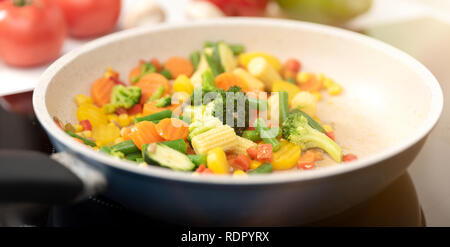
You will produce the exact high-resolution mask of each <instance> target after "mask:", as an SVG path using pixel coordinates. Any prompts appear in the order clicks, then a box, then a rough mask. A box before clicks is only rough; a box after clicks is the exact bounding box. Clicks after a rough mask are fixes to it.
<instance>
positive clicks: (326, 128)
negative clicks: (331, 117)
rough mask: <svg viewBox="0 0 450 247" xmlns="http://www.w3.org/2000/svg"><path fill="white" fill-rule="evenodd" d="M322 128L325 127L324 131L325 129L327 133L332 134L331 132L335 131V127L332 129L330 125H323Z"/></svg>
mask: <svg viewBox="0 0 450 247" xmlns="http://www.w3.org/2000/svg"><path fill="white" fill-rule="evenodd" d="M322 127H323V129H324V130H325V131H326V132H331V131H333V127H331V126H330V125H328V124H324V125H322Z"/></svg>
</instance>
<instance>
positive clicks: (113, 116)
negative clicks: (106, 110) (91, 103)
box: [107, 114, 119, 122]
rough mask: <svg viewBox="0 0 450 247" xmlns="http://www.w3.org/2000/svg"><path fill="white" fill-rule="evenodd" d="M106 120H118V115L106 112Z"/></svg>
mask: <svg viewBox="0 0 450 247" xmlns="http://www.w3.org/2000/svg"><path fill="white" fill-rule="evenodd" d="M107 117H108V122H112V121H116V122H119V117H118V116H117V115H116V114H108V115H107Z"/></svg>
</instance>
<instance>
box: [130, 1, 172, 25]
mask: <svg viewBox="0 0 450 247" xmlns="http://www.w3.org/2000/svg"><path fill="white" fill-rule="evenodd" d="M165 19H166V14H165V13H164V10H163V9H162V8H161V6H160V5H159V4H157V3H155V2H154V1H152V0H139V1H133V4H130V6H129V8H128V9H127V11H126V12H125V16H124V19H123V27H124V28H126V29H128V28H133V27H138V26H148V25H155V24H158V23H161V22H164V20H165Z"/></svg>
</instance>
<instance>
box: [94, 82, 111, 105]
mask: <svg viewBox="0 0 450 247" xmlns="http://www.w3.org/2000/svg"><path fill="white" fill-rule="evenodd" d="M115 85H116V84H115V83H114V81H113V80H111V79H109V78H100V79H97V80H96V81H95V82H94V83H93V84H92V86H91V97H92V100H93V101H94V103H95V104H96V105H97V106H99V107H102V106H104V105H106V104H108V103H109V102H110V100H111V92H112V89H113V87H114V86H115Z"/></svg>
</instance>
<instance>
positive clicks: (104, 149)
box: [99, 146, 111, 154]
mask: <svg viewBox="0 0 450 247" xmlns="http://www.w3.org/2000/svg"><path fill="white" fill-rule="evenodd" d="M99 151H100V152H102V153H106V154H111V148H110V147H108V146H102V147H101V148H100V149H99Z"/></svg>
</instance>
